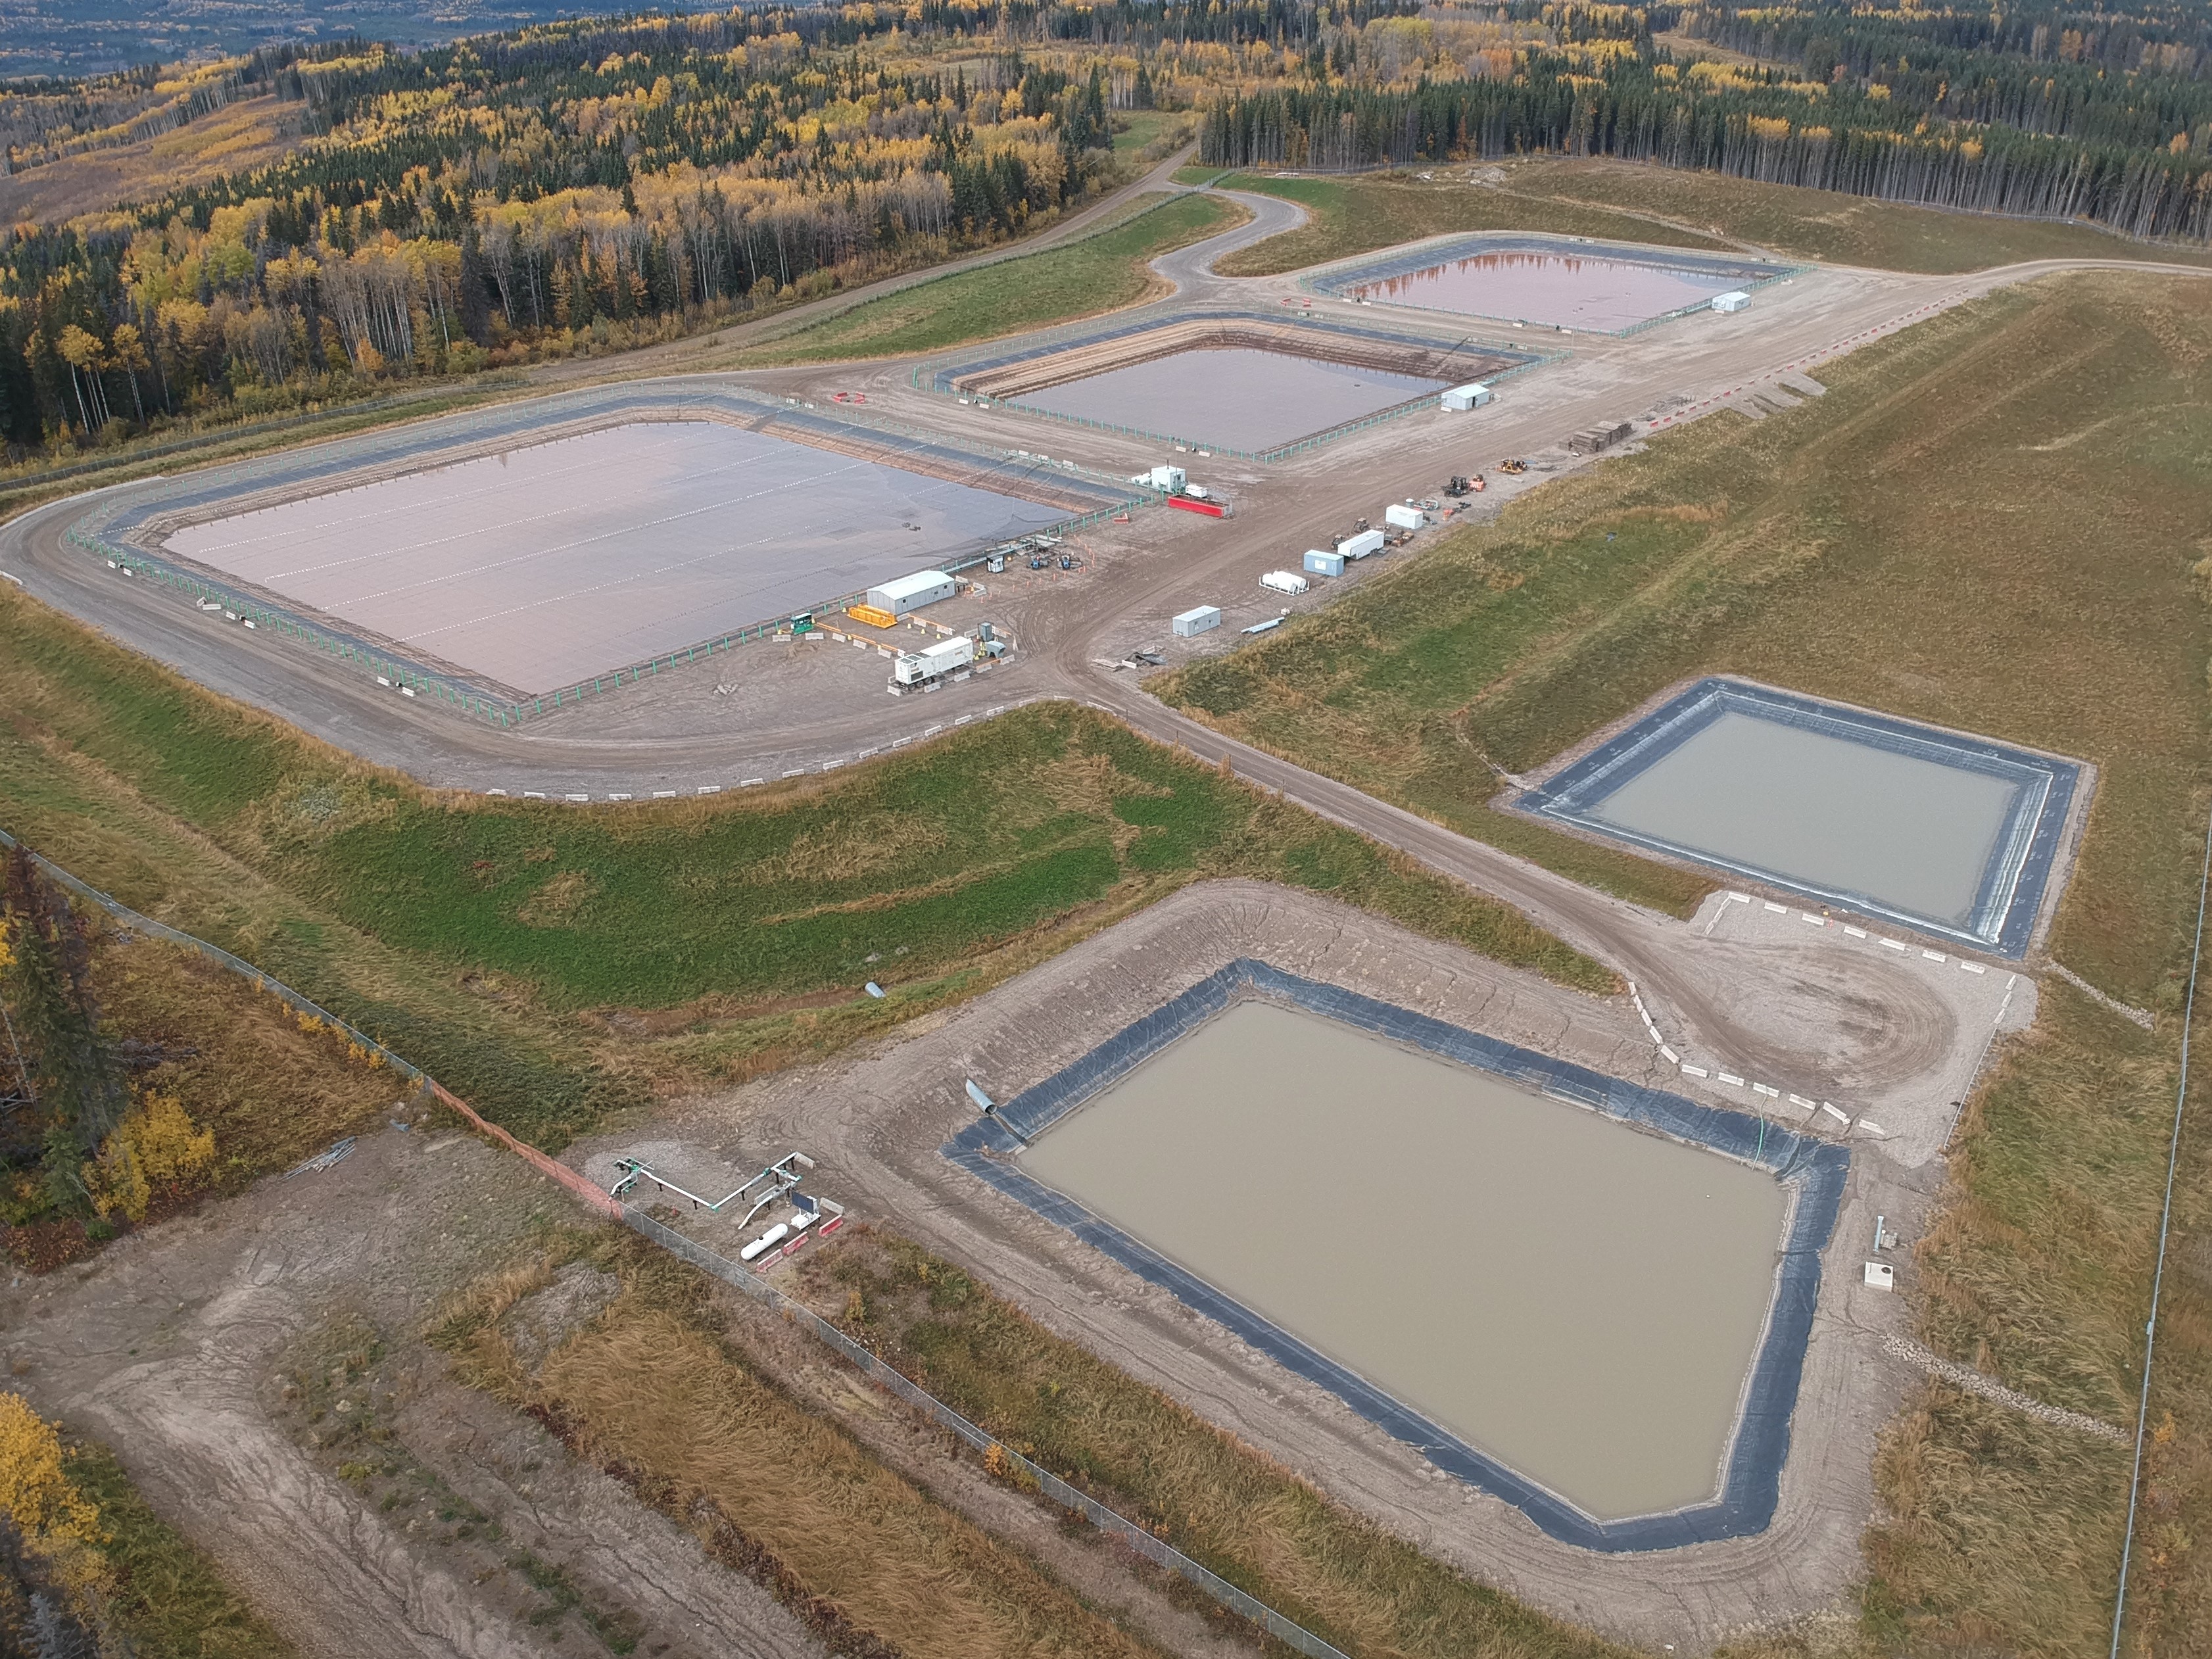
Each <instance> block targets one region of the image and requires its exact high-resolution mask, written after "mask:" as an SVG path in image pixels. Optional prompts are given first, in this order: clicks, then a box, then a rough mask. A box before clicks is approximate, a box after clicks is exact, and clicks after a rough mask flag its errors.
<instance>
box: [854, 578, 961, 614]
mask: <svg viewBox="0 0 2212 1659" xmlns="http://www.w3.org/2000/svg"><path fill="white" fill-rule="evenodd" d="M957 592H959V585H958V584H957V583H956V582H955V581H954V580H952V578H951V577H950V576H948V575H946V574H945V573H944V572H943V571H942V570H917V571H915V573H914V574H912V575H911V576H901V577H900V578H899V579H898V580H896V581H888V582H885V583H884V585H883V586H881V587H872V588H870V589H869V590H868V603H869V604H870V605H873V606H875V608H876V609H877V610H878V611H890V613H891V615H893V616H894V617H903V616H904V615H906V613H907V612H908V611H919V610H921V607H922V606H924V605H935V604H936V603H937V602H938V601H939V599H951V597H952V596H953V595H954V594H955V593H957Z"/></svg>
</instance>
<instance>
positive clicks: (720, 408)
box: [64, 376, 1161, 726]
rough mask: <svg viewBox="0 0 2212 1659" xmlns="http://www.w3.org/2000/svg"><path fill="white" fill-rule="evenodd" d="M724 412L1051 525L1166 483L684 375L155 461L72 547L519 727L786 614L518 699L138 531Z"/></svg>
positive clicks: (1149, 498) (956, 566)
mask: <svg viewBox="0 0 2212 1659" xmlns="http://www.w3.org/2000/svg"><path fill="white" fill-rule="evenodd" d="M709 416H723V417H726V418H730V419H733V420H735V421H737V422H740V423H742V424H745V425H748V426H750V427H751V428H753V429H754V430H757V431H762V432H765V433H767V434H768V435H769V436H771V437H781V438H788V439H790V440H791V441H798V442H804V441H806V439H808V438H810V437H811V438H812V439H814V440H816V441H817V442H826V443H829V444H832V445H835V444H839V443H857V442H863V441H871V440H872V441H893V442H896V444H898V445H899V446H900V451H899V453H900V454H901V455H902V457H903V458H904V459H908V460H910V461H913V462H916V463H928V464H931V465H936V466H939V467H945V468H951V469H954V470H956V471H958V472H960V473H962V474H963V475H966V476H969V477H975V478H977V479H982V478H987V477H993V476H994V475H997V478H998V480H999V482H1000V488H1001V489H1003V491H1004V493H1006V494H1008V495H1017V496H1023V497H1024V499H1027V500H1031V501H1048V502H1050V503H1052V504H1054V505H1055V506H1057V507H1059V508H1060V510H1062V511H1064V512H1066V514H1067V516H1066V518H1064V519H1062V520H1060V521H1059V522H1057V523H1055V524H1051V525H1047V526H1041V527H1040V532H1039V533H1050V534H1064V533H1066V532H1068V531H1071V530H1074V529H1078V528H1080V527H1082V526H1087V525H1091V524H1096V523H1098V522H1101V521H1103V520H1105V519H1107V518H1109V517H1110V516H1111V515H1113V514H1114V513H1123V512H1127V511H1128V510H1129V509H1131V508H1133V507H1139V506H1142V505H1146V504H1149V503H1151V502H1153V501H1158V500H1160V499H1161V497H1160V496H1159V495H1158V493H1157V492H1155V491H1152V490H1149V489H1144V488H1141V487H1139V486H1135V485H1132V484H1130V483H1127V481H1126V480H1122V479H1117V478H1110V477H1106V476H1104V475H1103V474H1101V473H1098V472H1095V471H1091V470H1090V469H1089V468H1087V467H1079V466H1077V465H1075V464H1074V463H1073V462H1047V461H1045V460H1044V459H1042V457H1038V456H1034V455H1030V454H1028V453H1025V452H1023V451H1019V450H1008V449H1002V448H999V447H994V446H987V445H982V444H971V443H967V442H965V441H962V440H960V439H958V438H957V437H953V436H950V435H945V434H944V433H942V432H934V431H929V430H926V429H924V428H920V427H916V426H914V425H912V424H910V423H908V422H902V421H897V420H894V419H890V418H888V417H886V416H882V415H878V414H877V413H875V412H874V411H872V410H867V409H863V408H856V407H854V406H852V405H849V404H836V403H816V402H811V401H802V400H800V399H798V398H778V397H774V396H771V395H769V394H768V393H765V392H756V391H753V390H750V389H748V388H746V387H744V386H734V385H730V384H727V383H725V382H723V381H721V380H718V379H715V378H713V377H707V376H698V377H690V376H682V377H666V378H663V379H659V380H636V381H630V382H627V383H618V384H616V385H612V386H589V387H585V388H582V389H580V390H578V391H574V392H555V393H550V394H548V395H546V396H544V397H533V398H522V399H518V400H516V401H514V402H512V403H503V404H490V405H488V406H485V407H482V408H477V409H472V410H460V411H459V412H456V413H453V414H447V415H441V416H434V417H431V418H428V419H424V420H421V421H414V422H407V423H404V424H402V425H397V426H391V427H379V428H374V429H372V430H370V431H368V432H363V433H356V434H353V435H347V436H342V437H337V438H331V439H328V440H325V441H319V442H317V443H313V444H307V445H302V446H301V447H296V448H291V449H285V450H280V451H278V452H276V453H274V454H271V455H264V456H258V457H254V458H252V459H245V460H239V461H231V462H226V463H223V464H222V465H216V466H210V467H205V468H201V469H198V470H197V471H190V472H184V473H179V474H176V475H174V476H169V475H167V474H161V473H156V474H155V475H154V476H153V477H149V478H145V479H141V480H139V481H137V482H136V483H130V484H124V485H117V486H114V487H112V489H108V490H106V491H101V492H97V493H93V494H88V495H86V496H84V497H83V498H82V500H83V505H84V508H85V510H84V512H83V513H82V515H81V516H79V517H77V518H76V519H74V520H72V521H71V522H70V526H69V528H68V529H67V531H66V532H64V541H65V542H67V543H68V544H70V545H71V546H74V547H77V548H81V549H82V550H85V551H86V552H88V553H89V554H92V555H94V556H100V557H103V558H105V559H106V560H107V561H108V562H110V563H112V564H117V565H119V566H121V567H122V568H125V569H126V570H128V571H130V572H131V573H132V574H134V575H135V576H138V577H143V578H147V579H149V580H154V581H156V582H159V583H161V584H163V585H164V586H169V587H173V588H175V589H176V590H178V591H179V592H180V593H182V594H184V595H185V597H187V598H190V599H200V600H207V601H209V602H211V603H213V604H216V605H220V606H222V607H223V608H225V609H228V611H231V612H232V613H233V614H234V615H236V616H239V617H249V618H252V619H253V620H254V621H255V622H256V623H257V626H258V627H261V628H266V629H270V631H271V632H274V633H279V634H283V635H289V636H290V637H292V638H294V639H296V640H299V641H303V642H304V643H306V644H308V645H310V646H312V647H314V648H315V649H317V650H319V651H321V652H323V653H325V654H326V655H329V656H331V657H333V658H337V659H341V660H343V661H346V662H350V663H352V664H353V665H355V666H356V669H357V670H359V671H362V672H365V673H374V674H381V675H383V676H385V677H386V678H389V679H390V680H392V682H393V683H394V684H398V685H403V686H405V687H407V688H408V689H409V690H411V691H415V692H416V693H417V694H418V695H424V696H429V697H431V698H433V699H434V700H436V701H438V702H445V703H447V704H448V705H450V706H452V707H453V708H457V709H459V710H461V711H463V712H465V713H466V714H472V715H475V716H477V717H478V718H480V719H483V720H489V721H490V722H492V723H493V724H495V725H498V726H513V725H516V724H519V723H520V721H522V720H526V719H528V718H530V717H531V716H532V715H535V714H543V713H544V711H545V710H546V709H547V708H549V707H550V708H556V709H557V708H560V707H561V706H562V704H563V703H564V702H567V703H573V702H581V701H582V700H583V699H584V698H585V697H586V696H598V695H602V694H604V693H605V692H606V691H608V690H612V689H614V688H617V687H619V686H621V685H623V684H636V683H637V681H638V680H640V679H641V678H647V677H650V676H653V675H656V674H658V673H659V672H660V671H661V670H662V669H664V668H667V669H673V668H675V667H676V666H677V665H678V664H680V663H687V662H690V661H692V660H694V659H696V658H700V657H706V656H710V655H713V654H714V653H718V652H724V651H728V650H730V649H732V647H736V646H738V645H740V644H743V643H744V642H746V641H752V640H757V639H763V638H766V637H768V636H769V635H771V634H773V633H774V632H775V630H776V629H778V628H780V627H781V626H783V625H785V624H786V623H787V622H788V621H789V616H788V614H786V615H781V616H777V617H763V618H762V619H761V620H760V621H759V622H757V623H754V624H752V625H751V626H749V627H744V628H738V629H731V630H729V631H726V632H724V633H721V634H718V635H713V636H711V637H707V638H702V639H700V640H698V641H695V642H694V643H693V644H691V645H689V646H684V647H678V648H677V649H675V650H672V651H668V652H665V653H656V654H655V655H653V656H652V657H648V658H641V659H637V660H635V661H626V662H620V663H617V664H615V665H611V666H610V667H609V668H608V669H606V670H605V671H604V672H603V673H599V674H595V675H593V676H592V678H590V679H588V680H579V681H577V682H576V683H574V684H569V685H563V686H561V687H558V688H556V689H554V690H548V691H546V692H544V693H543V694H542V695H533V696H528V697H525V698H521V699H520V700H517V699H515V698H512V697H509V696H506V695H504V694H503V693H499V692H495V691H494V690H491V689H490V688H489V687H488V686H486V685H484V684H478V683H477V679H476V678H471V677H470V676H469V675H467V674H465V673H457V672H451V671H447V669H445V668H444V667H443V666H441V665H434V664H431V663H428V662H423V661H420V660H417V659H416V658H414V657H411V656H410V655H409V654H408V653H407V652H406V650H405V649H404V647H400V646H398V644H396V643H395V642H394V641H388V640H384V639H380V638H376V637H373V636H371V635H369V634H368V633H367V632H365V631H362V630H356V629H352V628H349V627H348V626H346V625H344V624H343V623H339V622H338V621H337V620H336V619H335V618H332V617H325V616H323V615H320V614H319V613H317V612H314V611H311V610H310V609H309V608H308V607H307V606H304V605H301V606H296V607H295V606H291V605H285V604H283V603H282V602H279V601H278V600H277V599H276V596H275V595H273V594H268V595H264V594H262V593H261V592H258V590H255V589H253V588H252V587H251V586H250V585H249V584H246V583H244V582H242V581H238V580H231V579H226V578H225V577H223V576H222V574H221V573H219V572H216V571H215V570H213V569H211V568H207V567H204V566H200V565H197V564H196V563H194V562H191V561H189V560H186V559H184V558H182V557H181V556H165V555H164V554H163V553H162V552H161V551H160V550H156V549H155V548H152V547H149V546H147V545H145V544H144V542H143V538H144V537H145V536H146V535H147V534H148V533H149V524H150V523H152V522H153V521H155V520H161V519H165V518H167V517H170V516H172V515H196V514H198V513H205V512H207V511H209V510H210V509H211V508H213V507H216V506H218V505H220V504H221V503H222V502H225V501H228V500H230V499H231V498H233V497H237V496H245V495H253V494H257V493H259V492H263V491H266V490H270V489H301V490H307V489H314V488H316V487H318V486H323V485H327V486H328V487H329V488H331V489H338V488H343V486H344V484H345V483H346V482H347V481H348V480H349V479H350V478H352V477H356V476H357V475H359V474H361V473H362V472H363V471H365V470H368V469H376V468H388V467H396V466H406V467H408V469H409V470H410V471H416V470H419V471H429V470H432V469H434V468H436V467H438V466H441V465H445V462H444V461H443V460H441V455H444V454H445V453H447V452H451V451H453V450H455V449H458V448H459V447H463V446H482V445H484V444H487V443H490V442H495V441H512V442H514V443H516V444H529V443H533V442H536V441H539V440H541V439H542V438H544V437H546V436H548V435H550V436H560V435H563V434H562V431H561V428H566V427H568V426H572V425H574V423H576V422H602V423H611V422H615V421H617V420H628V419H635V420H639V421H652V420H680V419H698V418H704V417H709ZM418 464H419V465H418ZM884 465H891V466H896V465H897V461H896V460H890V459H887V460H886V461H885V462H884ZM1025 485H1026V490H1025ZM988 554H989V549H988V548H987V547H984V546H980V545H979V546H976V547H975V548H973V549H971V550H968V551H966V552H964V553H962V554H960V555H958V556H954V557H948V558H944V559H940V560H939V566H940V568H945V569H947V570H962V569H965V568H969V566H972V565H976V564H980V563H981V562H982V561H983V560H984V559H985V558H986V557H987V556H988ZM861 597H863V595H862V594H861V593H860V592H848V593H842V594H834V595H833V594H826V593H825V594H823V596H822V597H821V598H820V599H818V600H817V601H816V602H814V603H813V604H812V605H810V606H809V607H807V608H808V609H811V610H812V611H817V612H828V611H836V610H840V609H842V607H843V606H844V605H846V604H848V602H850V601H852V600H855V599H860V598H861Z"/></svg>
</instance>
